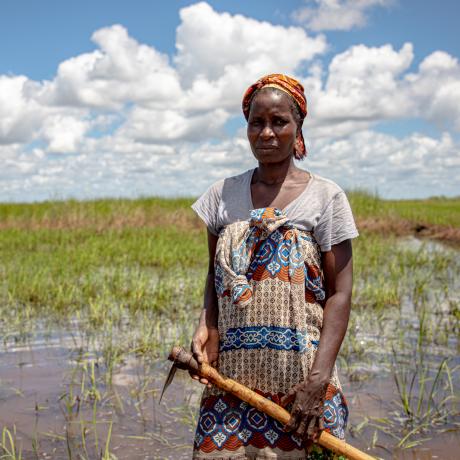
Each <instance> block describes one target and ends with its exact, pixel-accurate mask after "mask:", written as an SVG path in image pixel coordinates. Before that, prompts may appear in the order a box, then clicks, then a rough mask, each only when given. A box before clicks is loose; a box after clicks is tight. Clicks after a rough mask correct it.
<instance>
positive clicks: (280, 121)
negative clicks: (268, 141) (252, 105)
mask: <svg viewBox="0 0 460 460" xmlns="http://www.w3.org/2000/svg"><path fill="white" fill-rule="evenodd" d="M274 122H275V125H277V126H284V125H285V124H286V123H287V120H285V119H283V118H277V119H276V120H274Z"/></svg>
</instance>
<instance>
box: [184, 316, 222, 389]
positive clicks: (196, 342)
mask: <svg viewBox="0 0 460 460" xmlns="http://www.w3.org/2000/svg"><path fill="white" fill-rule="evenodd" d="M191 351H192V353H193V357H194V358H195V359H196V360H197V361H198V364H201V363H203V362H206V363H208V364H210V365H211V366H213V367H215V366H216V365H217V359H218V357H219V331H218V329H217V328H215V327H209V326H205V325H203V324H200V325H199V326H198V328H197V329H196V331H195V333H194V334H193V338H192V345H191ZM190 375H191V376H192V378H193V379H195V380H199V381H200V382H201V383H203V384H205V385H208V386H209V387H210V386H211V384H210V383H209V382H208V380H207V379H205V378H203V377H200V376H199V375H197V374H193V373H190Z"/></svg>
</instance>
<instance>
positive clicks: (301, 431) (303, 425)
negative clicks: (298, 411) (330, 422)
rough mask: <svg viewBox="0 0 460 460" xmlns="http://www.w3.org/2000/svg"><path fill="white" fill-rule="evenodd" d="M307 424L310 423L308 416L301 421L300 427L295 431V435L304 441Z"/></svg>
mask: <svg viewBox="0 0 460 460" xmlns="http://www.w3.org/2000/svg"><path fill="white" fill-rule="evenodd" d="M307 423H308V417H306V416H303V417H302V419H301V420H300V423H299V426H298V427H297V429H296V430H295V433H294V434H295V435H296V436H297V437H299V438H300V439H303V438H304V435H305V429H306V427H307Z"/></svg>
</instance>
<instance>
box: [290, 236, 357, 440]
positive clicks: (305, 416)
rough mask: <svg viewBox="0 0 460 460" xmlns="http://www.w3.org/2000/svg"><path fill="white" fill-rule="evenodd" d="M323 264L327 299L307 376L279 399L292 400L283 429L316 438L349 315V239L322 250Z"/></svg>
mask: <svg viewBox="0 0 460 460" xmlns="http://www.w3.org/2000/svg"><path fill="white" fill-rule="evenodd" d="M322 264H323V273H324V281H325V288H326V299H327V300H326V304H325V306H324V312H323V326H322V330H321V338H320V343H319V346H318V350H317V352H316V356H315V360H314V362H313V366H312V368H311V371H310V374H309V376H308V378H307V380H306V381H305V382H302V383H299V384H298V385H296V386H295V387H293V388H292V389H291V390H290V391H289V392H288V393H287V394H286V395H285V396H284V397H283V398H282V400H281V405H283V406H284V405H286V404H288V403H289V402H291V401H294V404H293V407H292V411H291V419H290V420H289V422H288V423H287V424H286V426H285V429H286V431H292V430H295V434H296V435H297V436H299V437H301V438H304V439H305V438H310V439H315V438H317V436H319V432H320V430H322V429H323V428H324V427H323V405H324V396H325V392H326V388H327V385H328V383H329V380H330V378H331V375H332V371H333V369H334V364H335V361H336V359H337V355H338V353H339V350H340V346H341V344H342V341H343V338H344V336H345V332H346V330H347V326H348V318H349V316H350V304H351V291H352V284H353V262H352V247H351V240H345V241H343V242H341V243H339V244H337V245H334V246H332V248H331V251H328V252H324V253H323V254H322Z"/></svg>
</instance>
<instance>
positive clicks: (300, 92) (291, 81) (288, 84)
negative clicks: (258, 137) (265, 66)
mask: <svg viewBox="0 0 460 460" xmlns="http://www.w3.org/2000/svg"><path fill="white" fill-rule="evenodd" d="M265 87H272V88H278V89H279V90H281V91H284V92H285V93H287V94H289V96H291V97H292V98H293V99H294V101H295V102H296V104H297V105H298V106H299V109H300V114H301V116H302V120H301V122H302V123H303V120H304V119H305V117H306V116H307V98H306V97H305V93H304V88H303V86H302V84H301V83H300V82H299V81H297V80H296V79H295V78H292V77H288V76H287V75H283V74H280V73H273V74H270V75H266V76H265V77H262V78H259V80H257V81H256V82H255V83H254V84H253V85H251V86H250V87H249V88H248V89H247V90H246V92H245V93H244V96H243V104H242V106H243V113H244V116H245V118H246V120H248V119H249V109H250V108H251V101H252V98H253V96H254V94H255V92H256V91H258V90H260V89H262V88H265ZM306 155H307V150H306V148H305V141H304V138H303V134H302V129H299V133H298V135H297V139H296V146H295V157H296V158H297V159H298V160H300V159H302V158H304V157H305V156H306Z"/></svg>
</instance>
